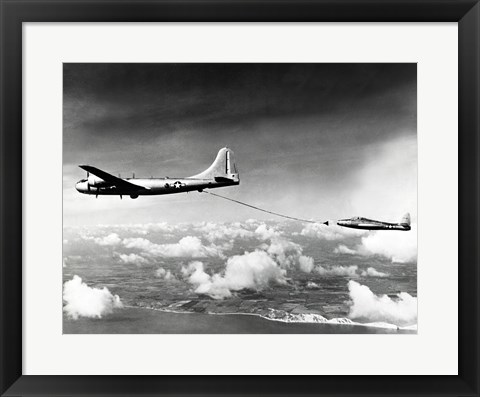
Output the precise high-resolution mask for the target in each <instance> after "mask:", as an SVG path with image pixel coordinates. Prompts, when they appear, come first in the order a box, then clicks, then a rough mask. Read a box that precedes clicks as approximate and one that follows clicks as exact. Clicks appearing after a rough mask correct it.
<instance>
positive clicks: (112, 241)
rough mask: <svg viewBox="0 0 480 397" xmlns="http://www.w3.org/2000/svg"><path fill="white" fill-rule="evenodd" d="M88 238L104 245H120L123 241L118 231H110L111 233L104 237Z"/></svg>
mask: <svg viewBox="0 0 480 397" xmlns="http://www.w3.org/2000/svg"><path fill="white" fill-rule="evenodd" d="M88 239H92V240H93V241H94V242H95V244H98V245H104V246H108V245H110V246H114V245H118V244H120V243H121V242H122V239H121V238H120V237H119V236H118V234H117V233H110V234H109V235H107V236H104V237H93V238H92V237H90V238H88Z"/></svg>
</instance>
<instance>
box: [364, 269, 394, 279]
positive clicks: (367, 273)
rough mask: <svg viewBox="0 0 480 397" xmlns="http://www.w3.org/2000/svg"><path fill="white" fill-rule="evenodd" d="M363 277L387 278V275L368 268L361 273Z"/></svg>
mask: <svg viewBox="0 0 480 397" xmlns="http://www.w3.org/2000/svg"><path fill="white" fill-rule="evenodd" d="M362 276H363V277H388V274H387V273H382V272H379V271H377V270H376V269H375V268H374V267H369V268H368V269H367V270H364V271H363V272H362Z"/></svg>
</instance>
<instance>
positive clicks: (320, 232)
mask: <svg viewBox="0 0 480 397" xmlns="http://www.w3.org/2000/svg"><path fill="white" fill-rule="evenodd" d="M365 233H366V232H365V231H363V230H353V229H346V228H344V227H341V226H337V225H335V224H334V223H333V222H330V224H329V225H328V226H327V225H324V224H322V223H309V224H308V225H306V226H305V227H304V228H303V229H302V231H301V232H300V234H301V235H302V236H306V237H314V238H319V239H322V240H328V241H335V240H343V239H344V238H346V237H355V236H362V235H364V234H365Z"/></svg>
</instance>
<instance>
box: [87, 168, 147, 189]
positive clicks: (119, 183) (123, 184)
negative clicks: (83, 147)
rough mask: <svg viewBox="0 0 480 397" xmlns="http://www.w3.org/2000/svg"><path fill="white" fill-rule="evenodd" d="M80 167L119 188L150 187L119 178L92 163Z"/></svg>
mask: <svg viewBox="0 0 480 397" xmlns="http://www.w3.org/2000/svg"><path fill="white" fill-rule="evenodd" d="M79 167H80V168H81V169H83V170H85V171H87V172H89V173H91V174H93V175H95V176H98V177H99V178H101V179H103V180H104V181H105V182H108V183H111V184H112V185H115V186H116V187H117V188H122V189H126V190H132V191H135V190H142V189H147V190H148V189H150V188H148V187H144V186H140V185H135V184H134V183H130V182H128V181H126V180H125V179H122V178H117V177H116V176H114V175H112V174H109V173H108V172H105V171H102V170H99V169H98V168H96V167H92V166H91V165H79Z"/></svg>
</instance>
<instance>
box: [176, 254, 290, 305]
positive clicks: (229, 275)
mask: <svg viewBox="0 0 480 397" xmlns="http://www.w3.org/2000/svg"><path fill="white" fill-rule="evenodd" d="M182 272H183V273H184V275H186V276H187V277H188V281H189V282H190V283H191V284H193V285H194V286H195V292H197V293H199V294H206V295H209V296H211V297H212V298H214V299H223V298H227V297H229V296H231V295H232V291H240V290H242V289H255V290H261V289H264V288H266V287H268V286H269V285H272V284H284V283H285V282H286V279H285V273H286V270H284V269H282V268H280V267H279V266H278V264H277V263H276V262H275V261H274V260H273V258H272V257H271V256H270V255H268V254H267V253H266V252H265V251H260V250H256V251H253V252H246V253H245V254H243V255H235V256H232V257H231V258H229V259H228V261H227V265H226V268H225V272H224V274H223V275H222V274H214V275H213V276H210V275H208V274H207V273H206V272H205V271H204V269H203V264H202V263H201V262H192V263H190V264H189V266H188V268H184V269H183V270H182Z"/></svg>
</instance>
